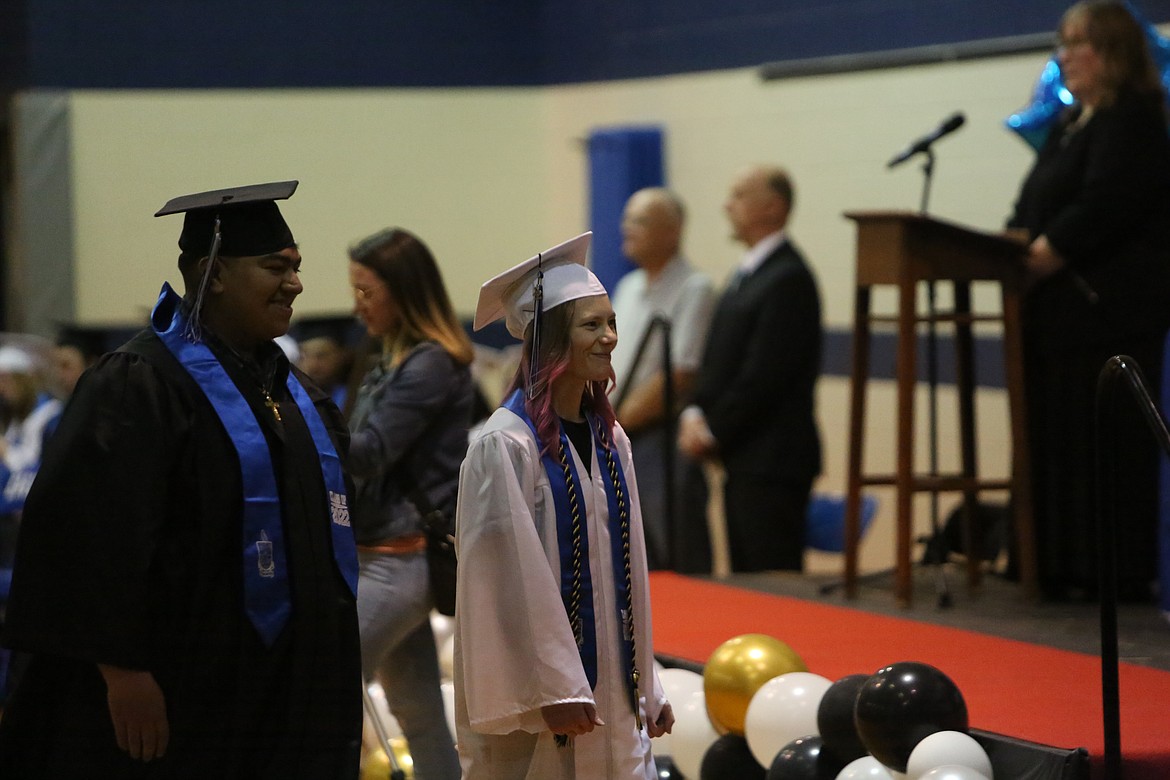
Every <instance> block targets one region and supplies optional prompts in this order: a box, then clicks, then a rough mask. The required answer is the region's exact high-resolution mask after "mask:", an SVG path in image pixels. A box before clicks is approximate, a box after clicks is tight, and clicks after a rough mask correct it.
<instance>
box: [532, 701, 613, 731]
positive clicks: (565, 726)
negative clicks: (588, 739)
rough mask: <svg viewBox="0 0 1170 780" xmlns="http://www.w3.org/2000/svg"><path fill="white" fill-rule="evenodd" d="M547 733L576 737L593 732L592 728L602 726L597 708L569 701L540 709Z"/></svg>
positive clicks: (585, 702) (589, 703) (587, 702)
mask: <svg viewBox="0 0 1170 780" xmlns="http://www.w3.org/2000/svg"><path fill="white" fill-rule="evenodd" d="M540 714H541V716H542V717H543V718H544V722H545V724H546V725H547V726H548V729H549V731H551V732H552V733H554V734H564V735H566V736H570V737H576V736H579V735H581V734H588V733H589V732H590V731H593V727H594V726H604V725H605V722H604V721H603V720H602V719H601V718H599V717H598V716H597V707H595V706H594V705H593V702H589V701H571V702H565V703H564V704H550V705H548V706H547V707H541V708H540Z"/></svg>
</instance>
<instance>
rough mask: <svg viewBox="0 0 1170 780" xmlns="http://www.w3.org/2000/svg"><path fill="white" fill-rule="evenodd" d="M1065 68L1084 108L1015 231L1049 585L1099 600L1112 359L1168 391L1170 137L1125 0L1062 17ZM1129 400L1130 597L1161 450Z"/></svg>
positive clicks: (1045, 154)
mask: <svg viewBox="0 0 1170 780" xmlns="http://www.w3.org/2000/svg"><path fill="white" fill-rule="evenodd" d="M1059 34H1060V45H1059V48H1058V49H1057V61H1058V63H1059V65H1060V69H1061V76H1062V78H1063V80H1064V84H1065V86H1066V87H1067V88H1068V90H1069V91H1070V92H1071V93H1072V94H1073V96H1074V98H1075V99H1076V101H1075V103H1074V105H1073V106H1072V107H1071V108H1070V109H1068V110H1067V111H1066V113H1065V114H1064V115H1063V116H1061V117H1060V119H1059V121H1058V122H1057V123H1056V125H1055V126H1054V127H1053V129H1052V131H1051V134H1050V135H1049V137H1048V139H1047V141H1046V142H1045V144H1044V146H1043V147H1042V148H1041V149H1040V151H1039V154H1038V156H1037V158H1036V162H1035V164H1034V166H1033V168H1032V170H1031V172H1030V173H1029V174H1028V176H1027V178H1026V179H1025V180H1024V183H1023V187H1022V189H1021V191H1020V194H1019V199H1018V201H1017V203H1016V208H1015V214H1014V215H1013V216H1012V218H1011V220H1010V222H1009V226H1010V227H1013V228H1021V229H1023V230H1026V231H1027V233H1028V237H1029V239H1030V241H1031V244H1030V246H1029V250H1028V254H1027V265H1028V271H1029V274H1030V277H1031V281H1032V282H1033V284H1032V286H1031V288H1030V291H1029V293H1028V295H1027V298H1026V300H1025V310H1024V339H1025V378H1026V388H1025V389H1026V395H1027V401H1028V416H1029V421H1028V425H1029V445H1030V448H1031V455H1032V478H1033V492H1034V500H1035V527H1036V549H1037V558H1038V561H1037V563H1038V566H1039V576H1040V585H1041V588H1042V589H1043V591H1044V593H1045V595H1046V596H1048V597H1050V598H1054V599H1064V598H1088V597H1092V596H1093V595H1095V589H1096V578H1097V574H1096V571H1097V570H1096V556H1095V550H1096V547H1097V531H1096V518H1097V512H1098V506H1097V502H1096V497H1095V492H1096V491H1095V484H1096V480H1095V471H1094V463H1095V448H1094V433H1093V429H1094V426H1093V419H1094V413H1095V402H1094V394H1095V390H1096V384H1097V376H1098V374H1099V373H1100V371H1101V369H1102V367H1103V366H1104V365H1105V362H1106V361H1107V360H1108V359H1109V358H1110V357H1111V356H1113V355H1117V354H1124V355H1129V356H1131V357H1132V358H1134V360H1136V361H1137V363H1138V364H1139V365H1140V366H1141V368H1142V370H1143V372H1144V373H1145V376H1146V379H1147V380H1148V381H1149V382H1150V384H1151V386H1152V388H1153V395H1154V397H1155V398H1157V397H1158V392H1157V387H1158V385H1159V383H1160V381H1161V373H1162V358H1161V354H1162V342H1163V338H1164V336H1165V333H1166V330H1167V327H1168V326H1170V136H1168V134H1167V119H1166V102H1165V98H1166V95H1165V93H1164V91H1163V89H1162V85H1161V81H1160V79H1159V74H1158V70H1157V68H1156V66H1155V64H1154V62H1153V59H1152V58H1151V55H1150V52H1149V50H1148V48H1147V44H1146V37H1145V32H1144V30H1143V29H1142V27H1141V25H1140V24H1139V23H1138V22H1137V21H1136V20H1135V19H1134V17H1133V16H1132V15H1131V14H1130V12H1129V11H1128V10H1127V9H1126V7H1125V6H1124V5H1123V4H1122V3H1120V2H1112V1H1105V2H1102V1H1101V0H1089V1H1088V2H1079V3H1077V4H1076V5H1074V6H1072V7H1071V8H1070V9H1069V10H1068V11H1067V12H1066V13H1065V15H1064V18H1063V19H1062V20H1061V23H1060V28H1059ZM1130 407H1133V404H1129V403H1127V402H1123V403H1121V404H1119V408H1118V413H1117V415H1116V419H1117V424H1118V426H1119V437H1118V438H1119V446H1118V451H1117V464H1118V469H1117V472H1118V483H1117V489H1116V493H1115V495H1116V496H1117V497H1118V498H1117V506H1116V512H1115V514H1116V517H1117V522H1118V524H1119V527H1120V542H1119V544H1120V546H1119V548H1118V550H1119V561H1118V571H1119V572H1120V577H1121V581H1120V583H1119V586H1120V593H1121V595H1122V597H1123V598H1128V599H1149V597H1150V591H1149V584H1150V582H1151V581H1152V580H1153V579H1154V577H1155V575H1156V564H1155V557H1154V551H1155V549H1156V544H1155V542H1156V533H1157V531H1156V528H1157V522H1156V520H1157V499H1158V495H1157V450H1156V445H1155V443H1154V440H1153V438H1152V437H1151V436H1150V434H1149V433H1148V432H1146V431H1145V430H1144V428H1145V425H1144V423H1143V421H1142V419H1141V417H1140V415H1139V414H1138V413H1137V411H1136V409H1131V408H1130Z"/></svg>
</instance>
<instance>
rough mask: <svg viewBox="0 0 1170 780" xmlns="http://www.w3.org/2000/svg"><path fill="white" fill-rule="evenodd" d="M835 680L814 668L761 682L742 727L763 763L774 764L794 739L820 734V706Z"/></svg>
mask: <svg viewBox="0 0 1170 780" xmlns="http://www.w3.org/2000/svg"><path fill="white" fill-rule="evenodd" d="M832 684H833V681H832V680H829V679H828V678H825V677H822V676H820V675H819V674H813V673H811V672H788V673H787V674H782V675H779V676H778V677H773V678H772V679H771V680H768V681H767V682H766V683H764V684H763V685H761V686H760V689H759V690H757V691H756V692H755V694H754V695H753V696H752V700H751V702H749V703H748V708H747V714H746V715H745V716H744V723H743V731H744V736H745V737H746V738H747V743H748V748H750V749H751V751H752V755H753V756H755V757H756V761H758V762H759V763H760V765H761V766H765V767H768V766H771V765H772V760H773V759H774V758H776V754H777V753H779V752H780V750H781V748H783V747H784V746H785V745H787V744H788V743H789V742H791V741H792V740H794V739H800V738H801V737H813V736H819V734H820V732H818V731H817V708H818V707H819V706H820V705H821V698H822V697H824V695H825V691H827V690H829V687H830V686H831V685H832Z"/></svg>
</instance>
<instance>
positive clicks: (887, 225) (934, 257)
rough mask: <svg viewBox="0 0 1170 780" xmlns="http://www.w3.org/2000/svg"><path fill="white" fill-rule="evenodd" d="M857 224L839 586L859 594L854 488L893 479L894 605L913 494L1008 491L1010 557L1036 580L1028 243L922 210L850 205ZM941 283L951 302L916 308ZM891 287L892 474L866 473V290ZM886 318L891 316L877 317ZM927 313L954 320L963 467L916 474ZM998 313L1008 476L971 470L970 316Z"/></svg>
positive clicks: (906, 564) (903, 572)
mask: <svg viewBox="0 0 1170 780" xmlns="http://www.w3.org/2000/svg"><path fill="white" fill-rule="evenodd" d="M845 216H846V217H847V218H849V219H851V220H853V221H854V222H856V223H857V282H856V294H855V299H854V326H853V361H852V380H851V382H852V384H851V388H850V424H849V468H848V487H847V496H846V504H845V593H846V595H847V596H848V597H850V598H854V597H856V595H857V578H858V572H857V557H858V550H859V547H860V542H861V523H860V511H861V491H862V488H863V486H865V485H890V486H893V487H894V491H895V494H896V513H897V544H896V564H895V585H894V591H895V596H896V597H897V599H898V601H899V603H900V604H902V605H903V606H909V605H910V602H911V600H912V582H911V561H910V554H911V542H912V539H911V535H912V530H913V515H912V509H913V497H914V494H915V493H919V492H926V493H938V492H945V491H957V492H962V493H963V496H964V502H965V504H966V506H967V507H969V508H970V507H973V506H974V502H975V498H976V496H977V495H978V493H979V492H980V491H982V490H1003V489H1008V490H1010V491H1011V496H1012V510H1013V519H1014V521H1015V522H1014V524H1015V532H1016V547H1017V549H1016V555H1017V560H1018V565H1019V572H1020V580H1021V583H1022V584H1023V586H1024V588H1025V590H1026V591H1027V592H1029V593H1033V592H1034V591H1035V587H1036V563H1035V545H1034V541H1033V538H1034V537H1033V533H1032V498H1031V482H1030V473H1029V458H1028V444H1027V439H1026V426H1025V416H1024V415H1025V413H1024V381H1023V351H1022V342H1021V334H1020V293H1021V288H1022V284H1023V279H1024V264H1023V255H1024V252H1025V251H1026V247H1025V246H1024V244H1023V243H1022V242H1020V241H1017V240H1015V239H1012V238H1008V237H1006V236H1002V235H998V234H992V233H985V232H981V231H977V230H972V229H970V228H966V227H963V226H961V225H957V224H954V223H949V222H944V221H941V220H938V219H934V218H932V217H928V216H925V215H922V214H915V213H909V212H897V211H871V212H847V213H846V214H845ZM923 281H930V282H948V283H950V284H952V286H953V289H954V310H953V311H951V312H947V313H938V312H935V313H934V316H933V317H931V316H929V314H928V315H919V314H918V308H917V294H918V283H919V282H923ZM975 281H993V282H998V283H999V285H1000V288H1001V291H1002V302H1003V307H1002V313H1001V314H999V315H994V316H992V315H979V316H977V315H974V314H973V313H972V312H971V282H975ZM877 285H894V286H896V287H897V288H898V310H897V315H896V317H894V318H893V319H894V320H895V322H896V325H897V333H898V335H897V364H896V369H895V382H896V385H897V415H898V417H897V434H896V440H897V441H896V446H897V458H896V467H895V473H894V474H893V475H873V474H865V473H863V471H862V453H863V452H864V449H865V446H864V445H865V441H864V439H865V393H866V383H867V381H868V378H869V347H870V333H871V325H872V323H873V322H875V321H877V320H878V319H881V318H875V317H873V316H872V315H871V313H870V293H871V288H873V287H875V286H877ZM884 319H890V318H888V317H887V318H884ZM931 319H933V320H934V321H936V322H950V323H953V325H954V332H955V354H956V363H957V365H956V390H957V395H958V404H959V439H960V464H961V465H960V472H959V473H958V474H950V475H943V474H921V473H917V472H916V471H915V470H914V389H915V384H916V381H917V373H916V353H917V331H918V327H917V326H918V324H919V323H921V322H926V321H929V320H931ZM988 320H992V321H1002V323H1003V352H1004V362H1005V365H1004V368H1005V376H1006V381H1007V391H1008V404H1009V408H1010V411H1009V415H1010V428H1011V446H1012V465H1011V473H1010V477H1009V479H1007V480H986V479H980V478H979V477H978V466H977V453H976V441H975V403H974V397H975V376H974V341H973V337H972V331H971V325H972V323H973V322H975V321H988ZM966 516H967V520H968V522H965V523H964V524H963V525H964V543H965V549H966V550H968V551H971V550H973V549H974V546H973V542H974V535H973V528H972V525H973V519H974V513H972V512H967V515H966ZM967 558H968V567H967V573H968V582H969V584H970V585H972V586H974V585H977V584H978V582H979V577H980V568H979V567H980V556H978V555H970V554H969V555H968V556H967Z"/></svg>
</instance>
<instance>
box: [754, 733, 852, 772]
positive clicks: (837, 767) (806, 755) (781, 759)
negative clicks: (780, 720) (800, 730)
mask: <svg viewBox="0 0 1170 780" xmlns="http://www.w3.org/2000/svg"><path fill="white" fill-rule="evenodd" d="M847 763H849V762H848V761H842V760H841V759H840V758H838V757H837V756H836V755H834V754H833V753H830V752H829V751H828V750H826V749H825V743H824V741H823V740H822V739H821V738H820V737H801V738H800V739H794V740H792V741H791V742H789V743H788V744H787V745H785V746H784V747H782V748H781V749H780V752H779V753H777V754H776V757H775V758H774V759H772V766H770V767H769V768H768V774H767V777H766V780H836V777H837V775H839V774H840V773H841V770H842V769H844V768H845V765H846V764H847Z"/></svg>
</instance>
